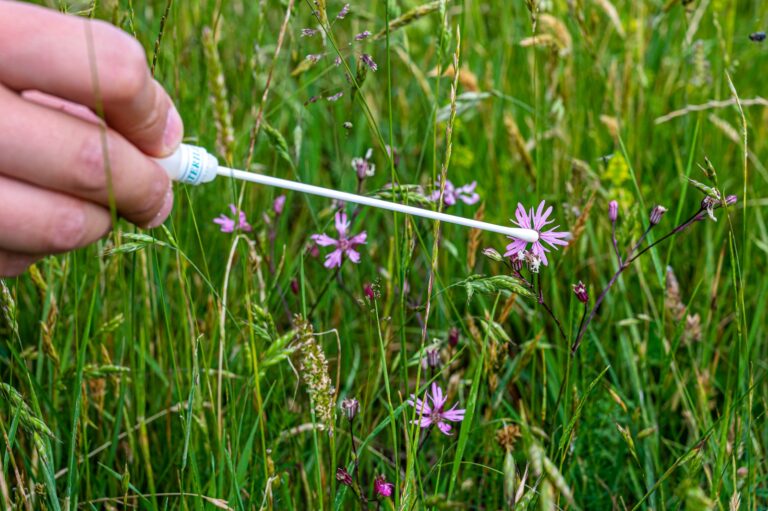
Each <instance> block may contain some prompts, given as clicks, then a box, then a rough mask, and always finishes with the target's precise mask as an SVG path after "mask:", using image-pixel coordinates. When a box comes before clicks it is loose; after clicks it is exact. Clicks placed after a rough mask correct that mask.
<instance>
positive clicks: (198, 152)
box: [157, 144, 539, 242]
mask: <svg viewBox="0 0 768 511" xmlns="http://www.w3.org/2000/svg"><path fill="white" fill-rule="evenodd" d="M157 162H158V163H159V164H160V166H162V167H163V168H164V169H165V171H166V172H167V173H168V175H169V176H170V177H171V179H173V180H175V181H180V182H182V183H188V184H194V185H197V184H201V183H207V182H210V181H213V180H214V179H215V178H216V176H217V175H218V176H227V177H231V178H234V179H240V180H242V181H248V182H251V183H258V184H262V185H266V186H273V187H276V188H282V189H285V190H293V191H296V192H301V193H308V194H310V195H319V196H321V197H328V198H330V199H337V200H340V201H344V202H352V203H355V204H362V205H364V206H371V207H374V208H379V209H386V210H389V211H397V212H398V213H405V214H406V215H412V216H418V217H422V218H429V219H431V220H439V221H441V222H446V223H451V224H456V225H463V226H465V227H471V228H473V229H481V230H484V231H490V232H496V233H499V234H505V235H507V236H513V237H515V238H517V239H521V240H524V241H528V242H535V241H538V239H539V233H538V232H536V231H534V230H532V229H520V228H517V227H505V226H503V225H496V224H490V223H488V222H480V221H478V220H473V219H470V218H464V217H460V216H455V215H448V214H446V213H439V212H437V211H432V210H430V209H423V208H417V207H414V206H406V205H405V204H398V203H396V202H390V201H385V200H381V199H374V198H373V197H366V196H364V195H356V194H353V193H347V192H341V191H339V190H333V189H330V188H322V187H320V186H313V185H308V184H304V183H299V182H297V181H290V180H288V179H279V178H276V177H271V176H265V175H264V174H256V173H254V172H245V171H242V170H237V169H230V168H228V167H220V166H219V163H218V161H217V160H216V158H215V157H214V156H212V155H211V154H209V153H208V152H207V151H206V150H205V149H203V148H202V147H198V146H192V145H187V144H182V145H181V146H180V147H179V149H178V150H177V151H176V152H175V153H174V154H173V155H171V156H169V157H168V158H162V159H159V160H157Z"/></svg>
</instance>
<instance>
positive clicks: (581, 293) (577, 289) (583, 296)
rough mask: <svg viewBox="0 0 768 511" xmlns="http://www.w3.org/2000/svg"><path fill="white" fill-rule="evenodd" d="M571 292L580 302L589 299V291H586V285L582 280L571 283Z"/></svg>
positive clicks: (585, 301)
mask: <svg viewBox="0 0 768 511" xmlns="http://www.w3.org/2000/svg"><path fill="white" fill-rule="evenodd" d="M573 294H575V295H576V298H577V299H578V300H579V301H580V302H581V303H587V302H588V301H589V293H587V286H585V285H584V283H583V282H582V281H579V282H578V283H577V284H574V285H573Z"/></svg>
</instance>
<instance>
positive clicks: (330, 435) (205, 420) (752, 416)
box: [0, 0, 768, 511]
mask: <svg viewBox="0 0 768 511" xmlns="http://www.w3.org/2000/svg"><path fill="white" fill-rule="evenodd" d="M40 3H42V4H44V5H49V6H50V7H52V8H56V9H61V10H67V11H69V12H71V13H72V14H73V15H78V16H92V17H98V18H101V19H105V20H107V21H110V22H112V23H114V24H116V25H118V26H119V27H121V28H122V29H124V30H125V31H127V32H129V33H131V34H134V35H135V36H136V37H137V38H138V40H139V41H140V42H141V43H142V44H143V46H144V48H145V49H146V51H147V59H148V62H149V63H150V65H151V66H152V68H153V72H154V74H155V76H156V77H157V79H158V80H160V82H161V83H163V84H164V85H165V87H166V88H167V90H168V91H169V93H170V95H171V96H172V98H173V99H174V101H176V104H177V105H178V107H179V111H180V112H181V115H182V117H183V119H184V121H185V133H186V135H185V141H186V142H189V143H193V144H198V145H202V146H204V147H207V148H208V149H209V150H210V151H211V152H214V153H215V154H216V155H217V157H218V158H219V160H220V161H221V162H226V163H227V164H228V165H230V166H232V167H236V168H244V169H248V170H252V171H255V172H264V173H267V174H270V175H274V176H278V177H283V178H287V179H293V180H299V181H303V182H307V183H311V184H317V185H321V186H327V187H332V188H336V189H340V190H344V191H349V192H359V193H363V194H370V195H375V196H377V197H379V198H383V199H386V200H393V201H398V202H403V203H408V204H412V205H417V206H421V207H426V208H436V209H440V210H443V211H446V212H449V213H453V214H457V215H462V216H466V217H474V218H477V219H483V220H485V221H488V222H493V223H501V224H505V225H510V222H511V221H513V220H514V221H516V222H518V223H525V222H526V221H528V219H529V217H531V219H530V220H531V221H535V222H538V224H537V225H532V227H534V228H537V229H539V228H540V227H541V225H540V224H541V223H542V222H543V221H544V219H545V217H546V219H548V220H551V221H553V223H551V224H548V225H547V226H546V227H543V228H542V230H543V231H546V230H548V229H554V232H553V233H552V234H551V235H549V238H548V242H549V244H547V243H546V242H545V243H544V244H543V245H541V248H540V249H536V248H535V246H531V245H530V244H526V243H519V242H518V243H514V242H513V240H510V239H507V238H505V237H503V236H500V235H495V234H491V233H485V232H481V231H476V230H470V229H465V228H461V227H458V226H454V225H448V224H442V225H440V224H437V223H434V222H430V221H426V220H420V219H414V218H410V217H407V216H404V215H402V214H393V213H389V212H384V211H378V210H374V209H367V208H360V207H356V206H355V205H352V204H339V203H335V202H331V201H329V200H326V199H322V198H317V197H310V196H306V195H299V194H296V193H285V192H283V191H281V190H278V189H268V188H264V187H259V186H254V185H243V184H240V183H237V182H234V181H231V180H227V179H226V178H219V179H217V180H216V181H214V182H213V183H210V184H206V185H203V186H199V187H189V186H183V185H178V186H177V187H176V205H175V208H174V212H173V214H172V215H171V217H170V218H169V220H168V221H167V222H166V223H165V225H164V226H162V227H160V228H157V229H153V230H149V231H142V230H139V229H138V228H135V227H133V226H131V225H129V224H127V223H125V222H119V223H118V224H117V225H116V226H115V229H114V231H113V232H112V233H111V234H110V235H109V236H108V237H107V238H106V239H104V240H103V241H101V242H99V243H98V244H97V245H95V246H92V247H89V248H87V249H84V250H80V251H78V252H76V253H71V254H67V255H62V256H59V257H51V258H47V259H46V260H44V261H42V262H40V263H38V264H36V265H35V266H34V267H33V268H32V269H31V270H30V271H29V272H28V273H27V274H25V275H24V276H22V277H20V278H18V279H7V280H5V281H2V282H1V283H0V375H2V380H1V381H0V433H1V434H0V446H1V449H0V452H1V454H0V464H1V465H0V502H2V503H3V504H2V509H24V510H32V509H55V510H59V509H67V510H71V509H76V508H79V509H132V508H138V509H153V510H159V509H184V510H186V509H194V510H202V509H234V510H241V509H242V510H245V509H249V510H250V509H270V510H271V509H275V510H294V509H299V510H303V509H307V510H327V509H334V510H335V509H408V510H411V509H430V510H441V509H482V510H491V509H520V510H523V509H541V510H555V509H574V510H575V509H583V510H599V509H617V510H624V509H643V510H645V509H649V510H650V509H654V510H671V509H686V510H704V509H713V510H714V509H717V510H725V509H728V510H730V511H735V510H740V509H744V510H757V509H765V507H766V505H768V490H767V489H766V483H765V481H766V476H767V475H768V466H767V465H766V463H765V457H766V453H765V449H766V447H767V446H766V442H768V428H767V427H766V418H765V411H766V399H767V397H768V382H766V374H767V373H766V370H767V369H768V368H766V360H768V347H767V346H766V343H765V338H766V335H767V334H768V331H767V330H766V327H768V320H767V319H766V315H765V310H766V300H767V299H768V279H766V278H765V273H763V272H765V271H766V252H768V226H766V221H765V220H766V215H765V207H766V206H767V205H768V202H767V201H768V199H766V198H764V197H763V195H766V193H767V192H768V171H766V168H765V166H764V162H765V161H766V156H768V144H767V143H766V135H767V133H766V129H767V127H768V109H766V106H768V101H766V100H765V99H762V98H761V97H760V96H761V94H763V93H764V91H765V85H764V84H765V77H764V75H763V71H764V69H765V64H766V62H767V59H766V54H767V52H768V42H766V43H763V42H762V41H761V40H760V39H761V38H760V37H759V35H758V34H755V33H757V32H760V31H762V30H765V29H766V23H768V4H767V3H765V2H760V1H756V0H751V1H744V0H740V1H736V0H514V1H500V0H485V1H462V0H436V1H433V2H426V3H424V2H423V1H422V0H387V1H376V2H372V1H368V2H366V1H358V2H354V3H353V2H351V3H350V4H349V5H348V6H345V2H343V1H336V0H333V1H332V0H317V1H312V0H280V1H265V0H260V1H245V0H176V1H172V0H152V1H147V2H144V1H140V0H100V1H93V2H84V1H67V0H63V1H61V0H55V1H54V0H50V1H49V2H40ZM729 196H734V197H733V198H731V199H728V200H726V198H727V197H729ZM542 201H546V202H545V203H544V204H543V205H540V204H541V203H542ZM518 204H521V206H518ZM550 206H551V208H552V209H551V211H549V210H548V208H549V207H550ZM659 206H661V207H662V209H663V210H662V209H659V208H658V207H659ZM714 218H716V221H714ZM688 220H690V222H688ZM676 227H677V229H676ZM670 232H672V235H671V236H670V237H669V238H664V236H665V235H666V234H667V233H670ZM657 242H658V244H655V243H657ZM636 244H637V248H636V249H634V250H633V247H635V245H636ZM508 245H509V246H510V247H511V248H508ZM651 246H652V248H650V249H647V248H648V247H651ZM545 250H548V251H546V252H545ZM639 254H641V255H642V256H641V257H637V258H636V259H635V256H637V255H639ZM630 263H631V264H630ZM579 283H582V284H581V285H579ZM607 288H610V289H609V290H608V291H607V292H606V293H603V290H604V289H607Z"/></svg>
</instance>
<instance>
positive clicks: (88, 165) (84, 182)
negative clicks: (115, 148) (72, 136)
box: [70, 129, 111, 193]
mask: <svg viewBox="0 0 768 511" xmlns="http://www.w3.org/2000/svg"><path fill="white" fill-rule="evenodd" d="M105 140H106V144H107V153H108V151H109V149H108V148H109V147H110V145H111V144H110V143H109V139H108V138H107V139H103V138H102V137H101V135H100V133H99V132H98V130H96V129H94V130H92V132H91V133H89V134H88V135H86V137H85V138H84V139H83V141H82V142H81V143H80V147H79V148H78V149H77V153H76V155H75V161H74V163H73V165H71V167H70V171H71V178H72V180H73V182H72V186H73V187H74V188H75V190H77V191H79V192H84V193H98V192H102V191H103V190H104V189H105V188H106V187H107V168H106V164H105V163H106V162H105V154H104V153H105V150H104V149H105V148H104V143H105Z"/></svg>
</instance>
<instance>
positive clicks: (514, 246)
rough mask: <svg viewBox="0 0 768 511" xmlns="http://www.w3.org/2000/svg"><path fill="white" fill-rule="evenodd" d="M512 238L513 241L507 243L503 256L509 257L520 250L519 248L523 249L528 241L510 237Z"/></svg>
mask: <svg viewBox="0 0 768 511" xmlns="http://www.w3.org/2000/svg"><path fill="white" fill-rule="evenodd" d="M512 239H513V240H515V241H513V242H512V243H510V244H509V245H507V251H506V252H504V257H511V256H514V255H517V253H518V252H520V251H521V250H525V248H526V247H527V246H528V242H526V241H523V240H518V239H515V238H512Z"/></svg>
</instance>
